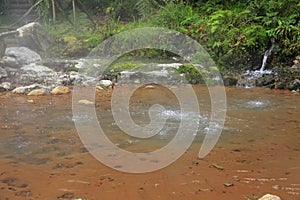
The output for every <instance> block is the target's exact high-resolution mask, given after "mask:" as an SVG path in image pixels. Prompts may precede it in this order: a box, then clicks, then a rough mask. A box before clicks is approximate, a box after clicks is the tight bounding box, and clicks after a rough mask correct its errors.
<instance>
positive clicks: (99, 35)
mask: <svg viewBox="0 0 300 200" xmlns="http://www.w3.org/2000/svg"><path fill="white" fill-rule="evenodd" d="M35 2H39V0H35ZM53 2H56V10H55V15H56V16H55V18H54V10H53V9H52V8H53V7H52V5H53ZM58 2H59V3H58ZM74 2H75V3H76V13H75V12H74V10H73V7H72V6H74V4H72V0H60V1H53V0H43V1H41V2H40V3H39V6H38V7H37V9H35V11H36V12H37V13H38V14H39V15H40V16H41V17H40V20H42V22H43V24H44V25H45V27H47V28H48V29H49V30H50V31H51V32H52V33H54V34H55V35H56V36H57V38H58V41H59V42H60V43H62V44H63V47H64V48H59V49H60V50H62V51H63V52H65V55H66V56H82V55H83V54H84V53H85V52H88V51H89V50H90V49H92V48H94V47H95V46H97V45H98V44H99V43H100V42H101V41H103V40H104V39H106V38H108V37H109V36H111V35H114V34H116V33H119V32H121V31H123V30H128V29H132V28H135V27H141V26H163V27H166V28H170V29H175V30H178V31H180V32H182V33H185V34H187V35H189V36H191V37H192V38H194V39H196V40H197V41H198V42H199V43H200V44H202V45H203V46H204V47H205V48H206V50H207V51H208V52H209V53H210V55H211V56H212V57H213V59H214V60H215V61H216V63H217V64H218V66H219V68H220V69H221V71H228V70H230V71H235V70H241V69H246V68H250V69H255V68H259V66H260V64H261V63H260V62H261V58H262V56H263V54H264V52H265V51H266V50H267V49H268V48H269V47H270V45H271V44H270V40H271V39H275V42H276V47H275V50H274V51H273V54H272V56H271V57H270V58H271V59H269V63H268V67H269V68H270V67H273V66H285V65H291V61H292V60H293V59H294V57H295V56H296V55H300V3H299V1H298V0H282V1H277V0H240V1H233V0H201V1H195V0H194V1H192V0H190V1H188V0H185V1H184V0H113V1H111V0H81V1H79V0H76V1H74ZM5 3H7V1H6V0H0V5H1V6H0V8H1V9H2V10H3V9H5ZM74 14H76V15H74ZM74 29H75V30H76V31H74ZM150 53H152V54H154V55H155V52H153V51H152V52H150ZM141 54H142V55H147V53H144V52H143V53H141ZM147 56H149V55H147Z"/></svg>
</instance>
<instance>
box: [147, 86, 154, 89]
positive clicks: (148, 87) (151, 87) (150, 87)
mask: <svg viewBox="0 0 300 200" xmlns="http://www.w3.org/2000/svg"><path fill="white" fill-rule="evenodd" d="M145 89H155V86H154V85H147V86H145Z"/></svg>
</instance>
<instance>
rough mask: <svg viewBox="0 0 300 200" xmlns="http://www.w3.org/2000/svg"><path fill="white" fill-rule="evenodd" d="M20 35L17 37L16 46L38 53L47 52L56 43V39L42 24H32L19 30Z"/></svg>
mask: <svg viewBox="0 0 300 200" xmlns="http://www.w3.org/2000/svg"><path fill="white" fill-rule="evenodd" d="M17 31H18V32H19V34H18V35H17V36H16V37H15V41H16V44H12V45H13V46H18V47H20V46H24V47H27V48H29V49H31V50H33V51H36V52H46V51H47V50H48V49H49V48H50V47H51V46H52V45H53V43H54V38H53V37H52V36H51V35H50V34H49V33H48V31H47V30H45V29H44V28H43V27H42V25H41V24H39V23H37V22H32V23H29V24H26V25H24V26H22V27H20V28H18V29H17Z"/></svg>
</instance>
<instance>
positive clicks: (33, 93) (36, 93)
mask: <svg viewBox="0 0 300 200" xmlns="http://www.w3.org/2000/svg"><path fill="white" fill-rule="evenodd" d="M45 94H46V92H45V91H44V90H42V89H35V90H32V91H31V92H29V93H28V94H27V95H28V96H42V95H45Z"/></svg>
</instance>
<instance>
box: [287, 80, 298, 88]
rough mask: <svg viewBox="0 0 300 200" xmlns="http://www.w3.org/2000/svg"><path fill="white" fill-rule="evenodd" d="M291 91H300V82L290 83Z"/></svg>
mask: <svg viewBox="0 0 300 200" xmlns="http://www.w3.org/2000/svg"><path fill="white" fill-rule="evenodd" d="M289 90H300V80H299V79H295V80H293V81H291V82H290V83H289Z"/></svg>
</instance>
